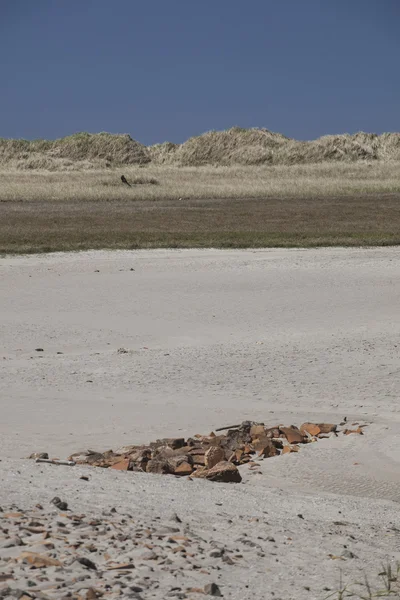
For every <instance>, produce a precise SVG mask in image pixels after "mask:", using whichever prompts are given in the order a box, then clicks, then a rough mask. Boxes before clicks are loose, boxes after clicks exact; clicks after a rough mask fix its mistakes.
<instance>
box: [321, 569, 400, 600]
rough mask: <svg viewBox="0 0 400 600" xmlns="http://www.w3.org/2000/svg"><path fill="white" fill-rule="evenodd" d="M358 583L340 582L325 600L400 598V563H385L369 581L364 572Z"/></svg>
mask: <svg viewBox="0 0 400 600" xmlns="http://www.w3.org/2000/svg"><path fill="white" fill-rule="evenodd" d="M361 579H362V580H361V581H360V582H358V583H353V584H350V585H343V583H342V582H341V584H340V588H339V590H337V591H336V592H333V594H330V595H329V596H327V597H326V598H325V600H344V599H345V598H354V599H355V600H375V599H376V598H386V599H389V598H392V599H395V598H397V599H399V598H400V564H396V565H395V566H392V565H391V564H390V563H387V564H385V565H383V566H382V569H381V570H380V572H379V573H378V575H377V577H376V578H375V583H371V581H370V579H369V577H368V576H367V575H366V574H365V573H364V575H363V576H362V578H361Z"/></svg>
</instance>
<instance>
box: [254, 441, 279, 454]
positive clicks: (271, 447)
mask: <svg viewBox="0 0 400 600" xmlns="http://www.w3.org/2000/svg"><path fill="white" fill-rule="evenodd" d="M278 454H279V451H278V450H277V448H276V447H275V444H273V443H272V442H271V440H266V444H265V445H264V444H263V447H262V449H261V450H259V453H258V456H263V457H264V458H271V457H272V456H277V455H278Z"/></svg>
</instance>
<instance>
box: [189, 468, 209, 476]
mask: <svg viewBox="0 0 400 600" xmlns="http://www.w3.org/2000/svg"><path fill="white" fill-rule="evenodd" d="M207 473H208V469H206V467H198V468H197V469H196V470H195V471H194V473H192V475H191V477H196V478H198V479H205V478H206V476H207Z"/></svg>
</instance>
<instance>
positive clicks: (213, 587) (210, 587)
mask: <svg viewBox="0 0 400 600" xmlns="http://www.w3.org/2000/svg"><path fill="white" fill-rule="evenodd" d="M204 593H205V594H207V596H222V593H221V590H220V589H219V587H218V586H217V584H216V583H207V584H206V585H205V586H204Z"/></svg>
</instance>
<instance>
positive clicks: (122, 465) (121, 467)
mask: <svg viewBox="0 0 400 600" xmlns="http://www.w3.org/2000/svg"><path fill="white" fill-rule="evenodd" d="M129 463H130V459H129V458H124V459H122V460H120V461H119V462H117V463H115V464H114V465H111V467H110V468H111V469H115V470H116V471H128V469H129Z"/></svg>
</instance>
